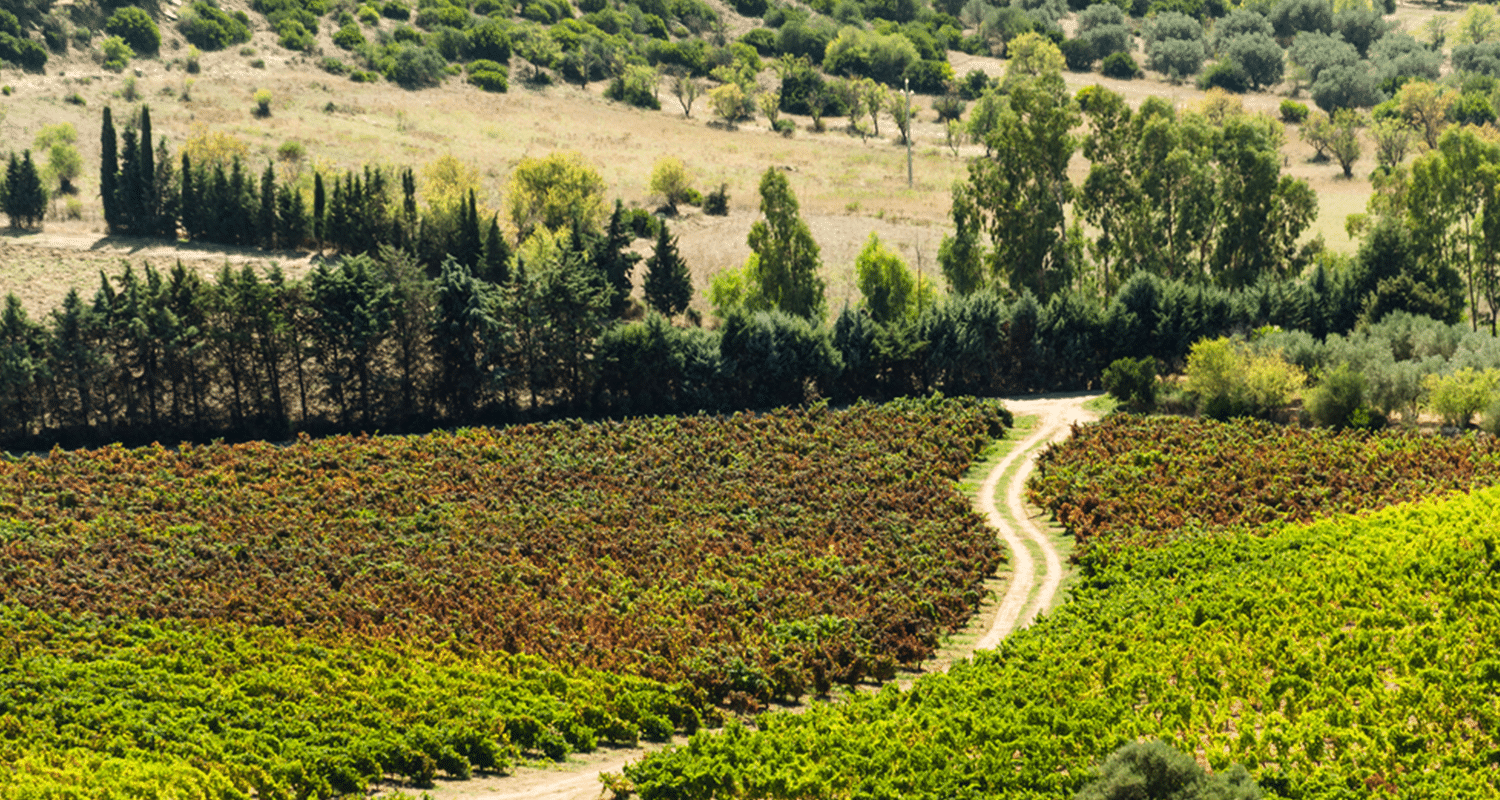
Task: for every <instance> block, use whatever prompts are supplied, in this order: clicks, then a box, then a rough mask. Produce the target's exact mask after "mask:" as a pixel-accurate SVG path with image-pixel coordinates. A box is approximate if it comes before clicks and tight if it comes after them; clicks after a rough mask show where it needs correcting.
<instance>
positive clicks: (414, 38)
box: [391, 25, 422, 45]
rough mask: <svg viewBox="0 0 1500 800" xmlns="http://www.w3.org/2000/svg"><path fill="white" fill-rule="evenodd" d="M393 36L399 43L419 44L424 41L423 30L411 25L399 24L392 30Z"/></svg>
mask: <svg viewBox="0 0 1500 800" xmlns="http://www.w3.org/2000/svg"><path fill="white" fill-rule="evenodd" d="M391 38H392V39H393V40H395V41H396V42H397V43H398V44H418V45H419V44H421V43H422V32H421V31H419V30H417V29H416V28H413V27H412V26H410V25H397V26H396V29H395V30H393V31H391Z"/></svg>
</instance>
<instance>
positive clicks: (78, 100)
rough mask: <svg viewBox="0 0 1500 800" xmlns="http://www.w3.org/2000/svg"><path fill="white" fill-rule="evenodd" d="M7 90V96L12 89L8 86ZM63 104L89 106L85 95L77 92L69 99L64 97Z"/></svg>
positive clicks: (69, 96)
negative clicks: (84, 97)
mask: <svg viewBox="0 0 1500 800" xmlns="http://www.w3.org/2000/svg"><path fill="white" fill-rule="evenodd" d="M5 88H6V89H7V91H6V92H5V93H6V94H10V92H9V91H8V90H9V89H10V87H9V86H7V87H5ZM63 102H64V103H67V104H69V105H74V106H82V105H87V104H88V101H87V100H84V99H83V95H81V94H79V93H77V92H73V93H72V94H70V95H68V96H67V97H64V98H63Z"/></svg>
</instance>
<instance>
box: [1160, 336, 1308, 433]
mask: <svg viewBox="0 0 1500 800" xmlns="http://www.w3.org/2000/svg"><path fill="white" fill-rule="evenodd" d="M1186 374H1187V381H1186V386H1185V388H1186V389H1187V390H1188V391H1189V392H1191V393H1192V394H1193V395H1194V396H1196V398H1197V400H1198V411H1199V413H1201V414H1203V415H1205V416H1208V417H1212V418H1214V419H1230V418H1232V417H1244V416H1257V417H1272V416H1276V415H1278V414H1280V413H1281V412H1282V411H1283V410H1284V409H1285V408H1286V405H1287V403H1289V402H1290V401H1291V398H1292V394H1293V393H1294V392H1296V391H1297V390H1298V389H1300V388H1302V385H1303V384H1304V383H1305V382H1306V380H1307V376H1306V374H1305V373H1304V372H1303V371H1302V370H1301V369H1299V368H1298V367H1296V366H1293V365H1291V364H1288V363H1287V362H1286V361H1285V360H1284V359H1282V357H1281V353H1280V352H1279V351H1273V352H1270V353H1256V352H1254V351H1253V350H1251V349H1250V347H1249V346H1248V345H1246V344H1245V343H1244V342H1242V341H1239V340H1233V339H1229V338H1219V339H1202V340H1200V341H1198V342H1197V343H1196V344H1194V345H1193V346H1192V349H1191V350H1190V351H1189V352H1188V359H1187V369H1186Z"/></svg>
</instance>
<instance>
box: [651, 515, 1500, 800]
mask: <svg viewBox="0 0 1500 800" xmlns="http://www.w3.org/2000/svg"><path fill="white" fill-rule="evenodd" d="M1497 530H1500V490H1497V489H1484V490H1479V491H1477V492H1475V493H1473V494H1472V495H1453V496H1449V497H1447V498H1445V499H1438V500H1431V501H1427V502H1425V503H1422V504H1417V505H1402V506H1395V507H1392V508H1389V509H1386V510H1384V511H1379V512H1374V513H1371V514H1369V515H1367V516H1362V517H1356V516H1339V517H1332V518H1328V519H1324V520H1321V521H1318V522H1315V523H1311V524H1308V525H1303V526H1282V527H1280V528H1279V529H1278V530H1276V531H1274V532H1271V533H1270V534H1268V535H1266V536H1257V535H1245V534H1232V533H1230V534H1224V535H1206V536H1199V537H1191V538H1186V539H1182V540H1180V541H1177V542H1175V543H1172V544H1168V545H1165V546H1163V547H1160V548H1156V549H1142V550H1139V551H1137V555H1136V557H1135V558H1134V559H1132V563H1131V564H1129V565H1128V566H1126V565H1123V564H1106V565H1103V566H1101V568H1100V569H1099V570H1098V571H1096V572H1093V573H1091V574H1090V575H1088V576H1086V577H1085V579H1084V580H1083V582H1082V583H1081V584H1080V585H1079V586H1078V587H1077V588H1075V589H1074V590H1073V599H1072V600H1071V601H1070V602H1069V603H1067V604H1065V605H1063V606H1061V607H1060V608H1059V609H1058V610H1057V611H1054V612H1053V613H1052V614H1051V615H1049V616H1048V617H1046V618H1045V619H1043V620H1042V621H1041V622H1040V623H1039V624H1037V625H1036V626H1034V627H1032V628H1029V629H1026V630H1023V631H1021V632H1019V633H1016V634H1014V635H1012V636H1011V637H1010V638H1009V639H1007V640H1006V641H1005V643H1004V644H1003V645H1002V647H1001V648H1000V649H999V650H997V651H995V652H993V653H988V652H982V653H980V654H979V656H978V657H977V658H975V659H974V660H973V661H965V662H959V663H958V664H956V665H955V666H954V668H953V669H952V670H951V671H950V672H948V673H946V674H934V675H929V676H925V677H923V678H921V679H919V680H918V681H917V682H916V683H915V685H914V686H913V687H912V688H911V690H909V691H905V692H903V691H900V690H898V689H897V688H896V687H894V686H889V687H887V688H886V689H885V690H884V691H882V692H881V693H879V694H874V695H860V696H855V697H852V698H850V699H849V700H848V701H846V702H841V703H838V704H819V705H815V706H814V707H813V708H811V709H810V710H808V711H807V712H806V713H803V714H786V713H769V714H764V715H762V716H760V717H759V718H758V719H757V720H756V725H755V727H754V728H749V727H742V726H738V725H731V726H730V727H729V728H727V729H726V730H725V732H723V733H722V734H710V733H707V732H700V733H698V734H697V735H695V736H694V737H693V739H692V740H691V742H690V743H689V744H688V745H687V746H685V747H682V748H677V749H673V750H668V751H665V752H663V753H659V754H656V755H654V756H651V757H648V758H647V759H646V760H644V761H643V762H641V763H640V764H638V765H634V766H631V767H627V775H628V777H629V778H630V779H632V780H633V781H634V783H635V784H636V787H637V789H638V791H639V794H640V796H641V797H642V798H643V800H660V799H662V798H674V799H676V800H692V799H695V798H710V797H713V798H730V797H866V798H898V797H899V798H931V799H932V800H938V799H939V798H942V799H943V800H952V799H953V798H959V799H962V798H980V797H1006V798H1037V799H1038V800H1040V798H1049V800H1051V799H1052V798H1058V797H1069V796H1072V793H1073V792H1076V791H1077V790H1078V788H1079V787H1080V786H1081V785H1083V784H1084V783H1086V782H1087V781H1088V780H1089V778H1090V772H1091V770H1092V768H1093V765H1094V764H1096V763H1097V762H1098V761H1099V760H1100V759H1102V758H1103V757H1104V756H1105V755H1107V754H1108V753H1109V752H1111V751H1112V750H1114V749H1115V748H1116V747H1117V746H1119V745H1121V744H1123V743H1125V742H1129V741H1133V740H1137V739H1144V738H1157V739H1161V740H1164V741H1166V742H1168V743H1169V744H1172V745H1174V746H1176V747H1178V748H1180V749H1183V750H1185V751H1187V752H1192V753H1196V754H1197V755H1198V756H1199V758H1201V759H1203V760H1204V761H1206V762H1207V763H1208V764H1209V765H1210V766H1211V767H1212V768H1214V769H1223V768H1225V767H1227V766H1228V765H1230V764H1233V763H1240V764H1243V765H1245V766H1246V767H1247V768H1248V769H1249V770H1250V771H1251V773H1252V774H1253V775H1254V776H1255V777H1256V778H1257V780H1258V781H1259V783H1260V785H1261V787H1262V789H1264V790H1265V791H1266V794H1267V796H1268V797H1282V798H1297V799H1298V800H1303V799H1304V798H1305V799H1307V800H1311V798H1320V799H1321V798H1350V799H1351V800H1352V799H1353V798H1368V797H1392V798H1395V797H1402V798H1439V797H1442V798H1449V797H1463V798H1494V797H1500V695H1497V690H1500V658H1497V652H1500V581H1497V580H1496V573H1497V572H1500V555H1497V553H1496V540H1497V538H1500V536H1497Z"/></svg>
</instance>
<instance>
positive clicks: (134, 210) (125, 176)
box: [115, 126, 141, 234]
mask: <svg viewBox="0 0 1500 800" xmlns="http://www.w3.org/2000/svg"><path fill="white" fill-rule="evenodd" d="M121 139H122V140H123V141H122V143H121V147H120V179H119V182H118V183H117V184H116V185H115V219H116V221H118V223H119V225H118V226H117V228H118V230H119V232H120V233H128V234H134V233H135V232H136V220H137V219H139V214H140V201H141V171H140V170H141V166H140V160H141V148H140V140H139V139H137V138H136V130H135V128H132V127H129V126H126V128H125V132H124V133H123V134H121Z"/></svg>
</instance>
